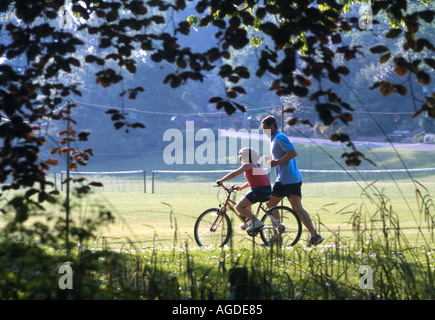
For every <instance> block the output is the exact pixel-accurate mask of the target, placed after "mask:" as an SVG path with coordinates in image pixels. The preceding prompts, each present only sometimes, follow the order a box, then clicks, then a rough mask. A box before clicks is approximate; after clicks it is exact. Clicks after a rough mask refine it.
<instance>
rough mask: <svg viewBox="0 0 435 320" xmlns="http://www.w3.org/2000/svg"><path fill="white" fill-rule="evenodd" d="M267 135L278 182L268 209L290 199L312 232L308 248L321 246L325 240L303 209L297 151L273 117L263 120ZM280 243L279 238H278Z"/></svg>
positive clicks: (274, 187)
mask: <svg viewBox="0 0 435 320" xmlns="http://www.w3.org/2000/svg"><path fill="white" fill-rule="evenodd" d="M261 125H262V128H263V130H264V132H265V133H266V134H267V135H268V136H269V137H270V138H271V145H270V151H271V154H272V159H271V160H270V161H269V162H268V164H269V165H270V166H271V168H275V175H276V180H275V184H274V185H273V189H272V194H271V196H270V200H269V201H268V203H267V206H268V207H269V208H272V207H274V206H276V205H277V204H278V203H279V202H280V201H281V200H282V199H283V198H287V199H288V201H289V202H290V205H291V206H292V208H293V210H295V211H296V213H297V214H298V215H299V217H300V218H301V222H302V223H303V224H304V226H305V227H306V228H307V229H308V231H309V232H310V239H309V240H308V246H311V245H318V244H319V243H321V242H322V241H323V238H322V236H321V235H319V234H318V233H317V232H316V229H315V228H314V225H313V223H312V221H311V218H310V215H309V214H308V212H307V211H305V209H304V208H303V206H302V193H301V186H302V175H301V173H300V171H299V168H298V164H297V162H296V156H297V152H296V149H295V147H294V146H293V144H292V143H291V142H290V140H289V139H288V138H287V136H286V135H285V134H284V133H282V132H281V131H279V130H278V125H277V122H276V119H275V117H274V116H271V115H270V116H267V117H266V118H264V119H263V120H262V121H261ZM276 240H277V241H279V239H276Z"/></svg>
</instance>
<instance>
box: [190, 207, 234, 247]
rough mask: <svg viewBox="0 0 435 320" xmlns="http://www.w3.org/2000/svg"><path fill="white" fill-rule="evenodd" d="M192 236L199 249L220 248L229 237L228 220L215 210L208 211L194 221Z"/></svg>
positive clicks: (224, 214)
mask: <svg viewBox="0 0 435 320" xmlns="http://www.w3.org/2000/svg"><path fill="white" fill-rule="evenodd" d="M194 235H195V241H196V243H197V244H198V245H199V246H201V247H222V246H224V245H225V244H226V243H227V242H228V240H229V239H230V236H231V221H230V218H229V217H228V215H227V214H226V213H225V212H221V213H220V214H219V209H217V208H212V209H208V210H206V211H204V212H203V213H201V215H200V216H199V217H198V219H197V220H196V223H195V229H194Z"/></svg>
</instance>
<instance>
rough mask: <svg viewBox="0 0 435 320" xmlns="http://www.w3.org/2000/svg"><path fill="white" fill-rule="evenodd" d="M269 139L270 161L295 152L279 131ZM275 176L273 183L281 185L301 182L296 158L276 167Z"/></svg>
mask: <svg viewBox="0 0 435 320" xmlns="http://www.w3.org/2000/svg"><path fill="white" fill-rule="evenodd" d="M271 139H272V141H271V144H270V152H271V154H272V160H276V159H279V158H281V157H282V156H284V155H285V154H286V153H287V152H289V151H293V150H296V148H295V147H294V146H293V144H291V142H290V140H289V139H288V138H287V136H286V135H285V134H283V133H282V132H281V131H279V130H278V131H277V132H276V133H275V134H274V135H273V136H272V137H271ZM275 176H276V180H275V181H276V182H281V184H290V183H298V182H302V175H301V173H300V171H299V168H298V164H297V162H296V158H293V159H291V160H290V161H288V162H284V163H281V164H279V165H277V166H276V167H275Z"/></svg>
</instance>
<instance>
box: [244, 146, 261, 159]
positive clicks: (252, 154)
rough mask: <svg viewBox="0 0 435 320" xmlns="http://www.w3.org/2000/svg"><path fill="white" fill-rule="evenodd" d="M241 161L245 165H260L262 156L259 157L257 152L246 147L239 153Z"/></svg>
mask: <svg viewBox="0 0 435 320" xmlns="http://www.w3.org/2000/svg"><path fill="white" fill-rule="evenodd" d="M239 159H240V161H242V162H243V163H249V162H251V163H258V161H259V160H260V156H259V155H258V153H257V151H255V150H254V149H252V148H249V147H246V148H242V149H240V151H239Z"/></svg>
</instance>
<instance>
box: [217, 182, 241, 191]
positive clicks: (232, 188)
mask: <svg viewBox="0 0 435 320" xmlns="http://www.w3.org/2000/svg"><path fill="white" fill-rule="evenodd" d="M215 187H222V188H223V189H224V190H225V191H226V192H228V193H231V192H233V191H238V190H237V186H236V185H235V184H233V185H232V186H231V187H229V188H227V187H225V186H224V185H223V184H217V185H215Z"/></svg>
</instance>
